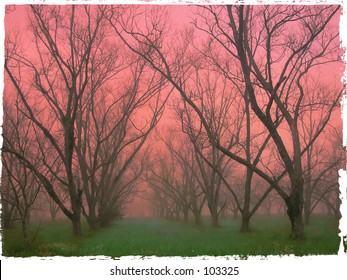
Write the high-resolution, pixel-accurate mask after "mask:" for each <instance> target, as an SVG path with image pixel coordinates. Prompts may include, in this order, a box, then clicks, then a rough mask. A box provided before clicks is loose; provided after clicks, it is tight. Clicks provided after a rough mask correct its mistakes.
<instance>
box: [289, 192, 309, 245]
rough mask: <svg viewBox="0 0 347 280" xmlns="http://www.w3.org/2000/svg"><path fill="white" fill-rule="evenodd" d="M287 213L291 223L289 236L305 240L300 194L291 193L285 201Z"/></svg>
mask: <svg viewBox="0 0 347 280" xmlns="http://www.w3.org/2000/svg"><path fill="white" fill-rule="evenodd" d="M286 204H287V214H288V217H289V220H290V223H291V238H292V239H293V240H305V231H304V228H305V227H304V220H303V215H302V208H303V204H302V199H301V198H300V194H299V193H298V194H295V193H294V194H292V195H291V196H290V197H289V198H288V199H287V201H286Z"/></svg>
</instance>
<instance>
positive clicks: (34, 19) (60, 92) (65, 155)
mask: <svg viewBox="0 0 347 280" xmlns="http://www.w3.org/2000/svg"><path fill="white" fill-rule="evenodd" d="M29 9H30V28H29V31H30V32H31V33H30V34H27V36H29V38H31V39H32V40H33V46H32V48H33V49H34V50H35V51H34V52H30V53H29V52H25V51H21V49H20V42H15V41H13V40H12V38H11V34H8V36H7V46H6V57H5V73H6V75H7V77H8V79H9V80H10V81H11V83H12V85H13V87H14V90H15V91H17V92H18V95H19V98H20V102H21V103H22V104H23V109H22V114H23V115H24V116H25V117H26V118H27V119H29V120H31V122H32V123H33V125H34V126H35V131H36V133H37V134H38V135H39V136H38V137H40V138H41V140H42V141H43V140H44V146H43V144H42V145H41V144H40V148H41V151H40V152H41V154H42V158H43V163H44V167H43V168H40V167H39V166H37V165H36V164H35V162H33V159H32V158H30V157H23V156H22V155H21V154H20V153H19V151H18V150H16V149H7V148H6V152H11V153H13V154H14V155H16V156H17V158H18V159H19V160H20V161H21V162H22V163H23V164H24V165H25V166H26V168H29V169H30V170H31V171H32V172H33V173H34V174H35V176H36V177H37V178H38V179H39V180H40V182H41V184H42V185H43V186H44V187H45V189H46V191H47V192H48V194H49V195H50V196H51V197H52V199H53V200H54V201H55V202H56V203H57V204H58V205H59V207H60V209H61V210H62V211H63V213H64V214H65V215H66V216H67V217H68V218H69V219H70V220H71V222H72V225H73V234H74V235H81V234H82V228H81V209H82V193H83V189H79V188H78V186H77V185H76V181H75V176H74V150H75V149H74V146H75V141H76V137H75V123H76V118H77V111H78V108H79V105H80V103H81V102H82V101H83V100H84V98H85V97H86V96H87V95H88V94H90V92H94V91H96V90H97V88H98V87H100V86H101V85H102V84H103V83H104V82H105V81H106V80H107V79H109V78H110V76H112V75H113V74H114V72H113V71H111V72H108V71H106V69H108V70H109V69H110V66H112V67H114V68H117V66H118V65H117V62H116V61H114V56H113V54H112V53H111V52H109V51H108V50H110V48H111V47H112V45H113V44H112V41H108V40H107V38H106V33H105V23H106V22H105V20H104V16H103V13H101V12H100V11H99V10H98V9H95V8H94V7H92V6H74V5H73V6H66V7H62V6H54V7H48V6H44V5H42V6H33V5H32V6H30V8H29ZM95 59H97V60H98V61H97V63H95ZM96 68H97V69H96ZM96 70H97V71H96ZM91 81H93V83H92V82H91ZM47 153H52V154H54V156H55V160H54V162H53V163H52V162H48V161H47V160H46V156H45V154H47ZM57 163H58V165H59V166H60V165H61V167H60V168H59V170H55V167H54V165H56V164H57ZM47 173H48V174H51V175H52V176H53V177H55V178H56V179H57V180H58V181H59V182H60V183H61V184H62V185H64V186H65V187H66V190H67V192H68V194H69V200H70V201H69V203H70V206H68V207H67V206H65V205H64V203H63V201H61V199H60V198H59V196H58V195H57V193H56V190H55V187H54V185H53V184H52V183H51V182H50V181H49V180H48V179H47V176H46V175H47Z"/></svg>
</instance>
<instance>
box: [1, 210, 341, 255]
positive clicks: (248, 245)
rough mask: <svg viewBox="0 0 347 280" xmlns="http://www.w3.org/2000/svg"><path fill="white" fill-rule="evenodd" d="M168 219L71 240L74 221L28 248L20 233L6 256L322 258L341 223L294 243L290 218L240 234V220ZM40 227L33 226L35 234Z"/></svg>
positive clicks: (9, 235) (54, 226)
mask: <svg viewBox="0 0 347 280" xmlns="http://www.w3.org/2000/svg"><path fill="white" fill-rule="evenodd" d="M207 222H208V221H205V225H204V226H203V227H196V226H194V225H191V224H183V223H180V222H173V221H167V220H162V219H154V218H151V219H144V218H141V219H140V218H139V219H135V218H132V219H124V220H122V221H118V222H117V223H115V224H114V225H113V226H112V227H110V228H106V229H101V230H99V231H97V232H90V231H88V229H87V226H86V225H84V227H85V228H84V235H83V237H79V238H76V237H73V236H71V227H70V224H69V223H68V222H55V223H44V224H42V225H41V226H40V229H39V231H38V233H37V236H36V238H35V241H34V243H33V244H32V246H31V247H30V248H26V247H25V246H24V243H23V242H22V239H23V238H22V236H21V233H20V231H19V229H17V228H14V229H8V230H4V231H3V255H4V256H16V257H28V256H97V255H104V256H111V257H119V256H127V255H141V256H152V255H155V256H199V255H209V256H223V255H242V256H247V255H283V254H295V255H310V254H313V255H317V254H324V255H328V254H336V253H337V250H338V246H339V237H338V236H337V234H338V228H337V222H335V221H333V219H332V218H329V217H325V216H314V217H312V221H311V224H310V225H309V226H307V227H306V229H305V232H306V236H307V240H306V241H303V242H298V241H292V240H290V238H289V232H290V225H289V222H288V221H287V219H286V218H285V217H279V216H271V217H255V218H254V219H253V220H252V221H251V223H252V231H251V232H250V233H246V234H244V233H243V234H242V233H240V232H239V221H233V220H231V219H227V220H222V221H221V225H220V227H219V228H217V229H214V228H211V227H210V226H208V225H207ZM35 227H36V228H37V225H36V226H35V225H34V226H33V230H35Z"/></svg>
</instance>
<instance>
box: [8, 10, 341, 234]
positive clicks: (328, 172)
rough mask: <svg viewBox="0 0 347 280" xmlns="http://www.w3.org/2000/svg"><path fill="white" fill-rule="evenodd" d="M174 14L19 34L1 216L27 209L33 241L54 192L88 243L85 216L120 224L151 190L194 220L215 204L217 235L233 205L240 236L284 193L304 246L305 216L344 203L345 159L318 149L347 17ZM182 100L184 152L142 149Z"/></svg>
mask: <svg viewBox="0 0 347 280" xmlns="http://www.w3.org/2000/svg"><path fill="white" fill-rule="evenodd" d="M169 12H170V8H168V7H164V6H66V7H63V6H30V7H28V14H29V17H28V30H29V31H30V32H27V33H25V34H20V33H19V32H18V31H16V30H10V29H9V28H8V29H7V34H6V53H5V91H4V122H3V138H4V145H3V149H2V160H3V166H4V168H3V175H2V198H3V203H4V205H5V207H4V209H5V210H4V214H3V216H5V217H6V218H5V219H4V221H6V220H7V218H8V220H10V219H11V215H12V213H14V212H18V213H20V220H21V221H22V228H23V232H25V231H26V224H25V221H26V220H27V219H26V217H27V215H28V213H29V211H28V209H29V208H30V207H31V205H32V204H33V201H34V200H35V198H36V197H37V194H38V193H39V192H40V191H41V190H44V191H45V193H46V194H47V195H48V196H49V197H50V199H52V200H53V201H54V202H55V204H56V205H57V206H58V207H59V209H60V210H61V211H62V212H63V213H64V214H65V215H66V217H68V218H69V219H70V220H71V222H72V225H73V233H74V234H75V235H81V234H82V230H81V217H82V215H83V216H85V217H86V219H87V221H88V223H89V225H90V228H91V229H97V228H98V227H100V226H106V225H108V224H109V223H110V222H111V221H113V220H114V219H115V218H116V217H119V215H120V212H121V208H122V205H124V203H125V202H126V201H128V200H129V199H130V198H131V197H132V195H133V194H134V188H135V185H136V183H137V182H139V180H140V179H142V180H143V181H146V182H147V183H148V184H149V185H150V186H151V189H152V190H153V192H154V193H155V194H156V197H157V202H159V203H160V200H162V201H165V203H166V206H167V208H166V210H163V209H161V210H160V211H168V212H169V213H170V214H169V215H174V214H175V213H176V215H178V213H180V212H181V211H182V213H183V215H184V217H185V219H187V217H188V213H189V212H191V213H193V215H194V217H195V220H196V222H197V223H199V222H200V213H201V209H202V207H203V205H204V204H205V202H206V203H207V205H208V208H209V211H210V213H211V217H212V222H213V225H214V226H217V225H218V216H219V215H220V213H221V211H223V209H225V207H227V205H230V201H232V202H233V203H232V204H233V205H234V208H235V209H236V208H237V209H238V211H240V213H241V214H242V226H241V230H242V231H248V230H249V222H250V218H251V217H252V215H253V214H254V213H255V211H256V210H257V209H258V208H259V206H260V205H261V204H262V203H263V201H264V200H265V198H266V197H267V196H268V194H269V193H270V192H272V191H275V192H276V193H277V194H278V195H279V196H280V197H281V199H282V200H283V201H284V203H285V204H286V207H287V214H288V217H289V220H290V222H291V225H292V230H291V232H292V237H293V239H304V238H305V234H304V220H303V211H305V217H306V215H307V217H306V219H307V220H308V217H309V214H308V213H310V212H312V209H313V208H314V207H315V205H314V204H315V203H316V202H317V201H322V200H325V201H326V203H331V201H330V200H329V195H328V194H330V191H331V190H336V186H337V185H336V182H337V179H336V178H335V176H336V174H334V173H333V170H334V169H335V168H336V167H337V166H338V165H339V163H340V162H341V154H340V153H339V152H338V153H337V154H335V155H333V154H332V153H330V156H331V157H329V158H328V157H327V158H325V159H324V160H322V158H321V155H322V152H321V151H322V150H321V149H320V147H324V145H325V147H324V149H325V148H326V147H327V145H328V143H327V141H324V140H323V139H324V137H327V135H328V132H327V131H328V130H329V126H332V125H334V123H333V122H331V117H332V115H333V114H334V111H335V109H336V107H337V105H338V102H339V100H340V97H341V93H342V89H341V85H339V83H338V81H337V80H335V79H336V77H335V79H333V78H332V79H331V80H326V81H324V80H323V79H320V77H319V71H320V69H324V67H325V66H326V65H328V64H333V65H335V66H336V65H338V64H337V63H338V62H339V60H340V52H339V42H338V30H337V26H336V25H335V24H334V20H335V18H336V15H337V14H338V12H339V7H337V6H319V7H317V6H243V5H240V6H236V5H235V6H201V7H193V8H192V9H191V12H192V24H191V25H189V26H183V27H182V29H180V30H173V28H172V27H173V22H172V21H170V20H168V18H169V15H170V13H169ZM24 42H25V43H24ZM32 50H34V51H32ZM171 93H178V96H177V95H176V96H173V97H172V98H171V99H170V100H171V101H170V102H171V104H172V105H173V108H174V111H175V118H176V120H177V123H179V124H180V127H181V131H182V132H183V135H184V136H182V139H184V141H185V142H180V144H179V146H177V144H175V143H174V142H172V141H168V140H165V141H164V143H165V144H164V146H165V147H166V152H163V151H161V152H160V149H159V150H158V151H159V152H158V154H157V156H154V155H155V153H154V152H153V149H151V148H148V147H149V146H150V145H146V144H145V143H146V141H147V140H148V136H149V134H150V133H151V131H152V130H153V129H154V127H155V126H156V125H157V124H158V122H159V120H160V118H161V117H162V116H163V113H164V106H165V104H166V103H167V100H168V99H169V97H170V95H172V94H171ZM149 144H150V143H149ZM182 146H185V147H186V149H182V148H181V147H182ZM146 147H147V148H146ZM149 153H151V155H150V156H146V155H148V154H149ZM168 155H169V156H168ZM237 173H239V174H242V177H240V176H236V177H235V174H237ZM329 176H331V177H329ZM232 178H234V179H233V180H232ZM235 178H237V180H235ZM259 180H260V181H261V182H262V184H261V185H262V186H265V187H262V188H256V189H255V185H256V184H255V182H258V181H259ZM324 180H326V181H327V182H324ZM240 185H241V186H240ZM321 185H322V186H321ZM180 188H181V189H180ZM240 189H241V191H242V194H240ZM318 189H324V190H325V191H323V192H316V191H315V190H318ZM222 192H223V193H225V192H227V193H228V194H230V195H227V196H225V198H227V197H229V199H224V200H223V199H221V193H222ZM319 193H320V194H319ZM254 194H257V195H256V197H257V198H256V201H254V198H255V195H254ZM314 196H316V197H315V198H314V199H313V197H314ZM317 196H318V197H317ZM13 197H14V199H12V198H13ZM16 197H17V198H16ZM167 197H170V203H168V202H169V200H167ZM19 198H20V199H19ZM22 198H23V200H22ZM19 200H21V202H19ZM22 202H23V203H24V204H23V203H22ZM22 204H23V206H22ZM235 205H236V206H235ZM15 208H16V209H17V210H16V211H14V209H15ZM158 209H159V208H158ZM334 209H336V207H335V206H334Z"/></svg>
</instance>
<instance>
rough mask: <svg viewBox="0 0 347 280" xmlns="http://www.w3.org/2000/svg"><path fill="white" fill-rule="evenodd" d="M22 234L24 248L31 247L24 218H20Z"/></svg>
mask: <svg viewBox="0 0 347 280" xmlns="http://www.w3.org/2000/svg"><path fill="white" fill-rule="evenodd" d="M22 233H23V237H24V242H25V246H27V247H29V246H30V245H31V240H30V236H29V233H28V227H27V223H26V218H22Z"/></svg>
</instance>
